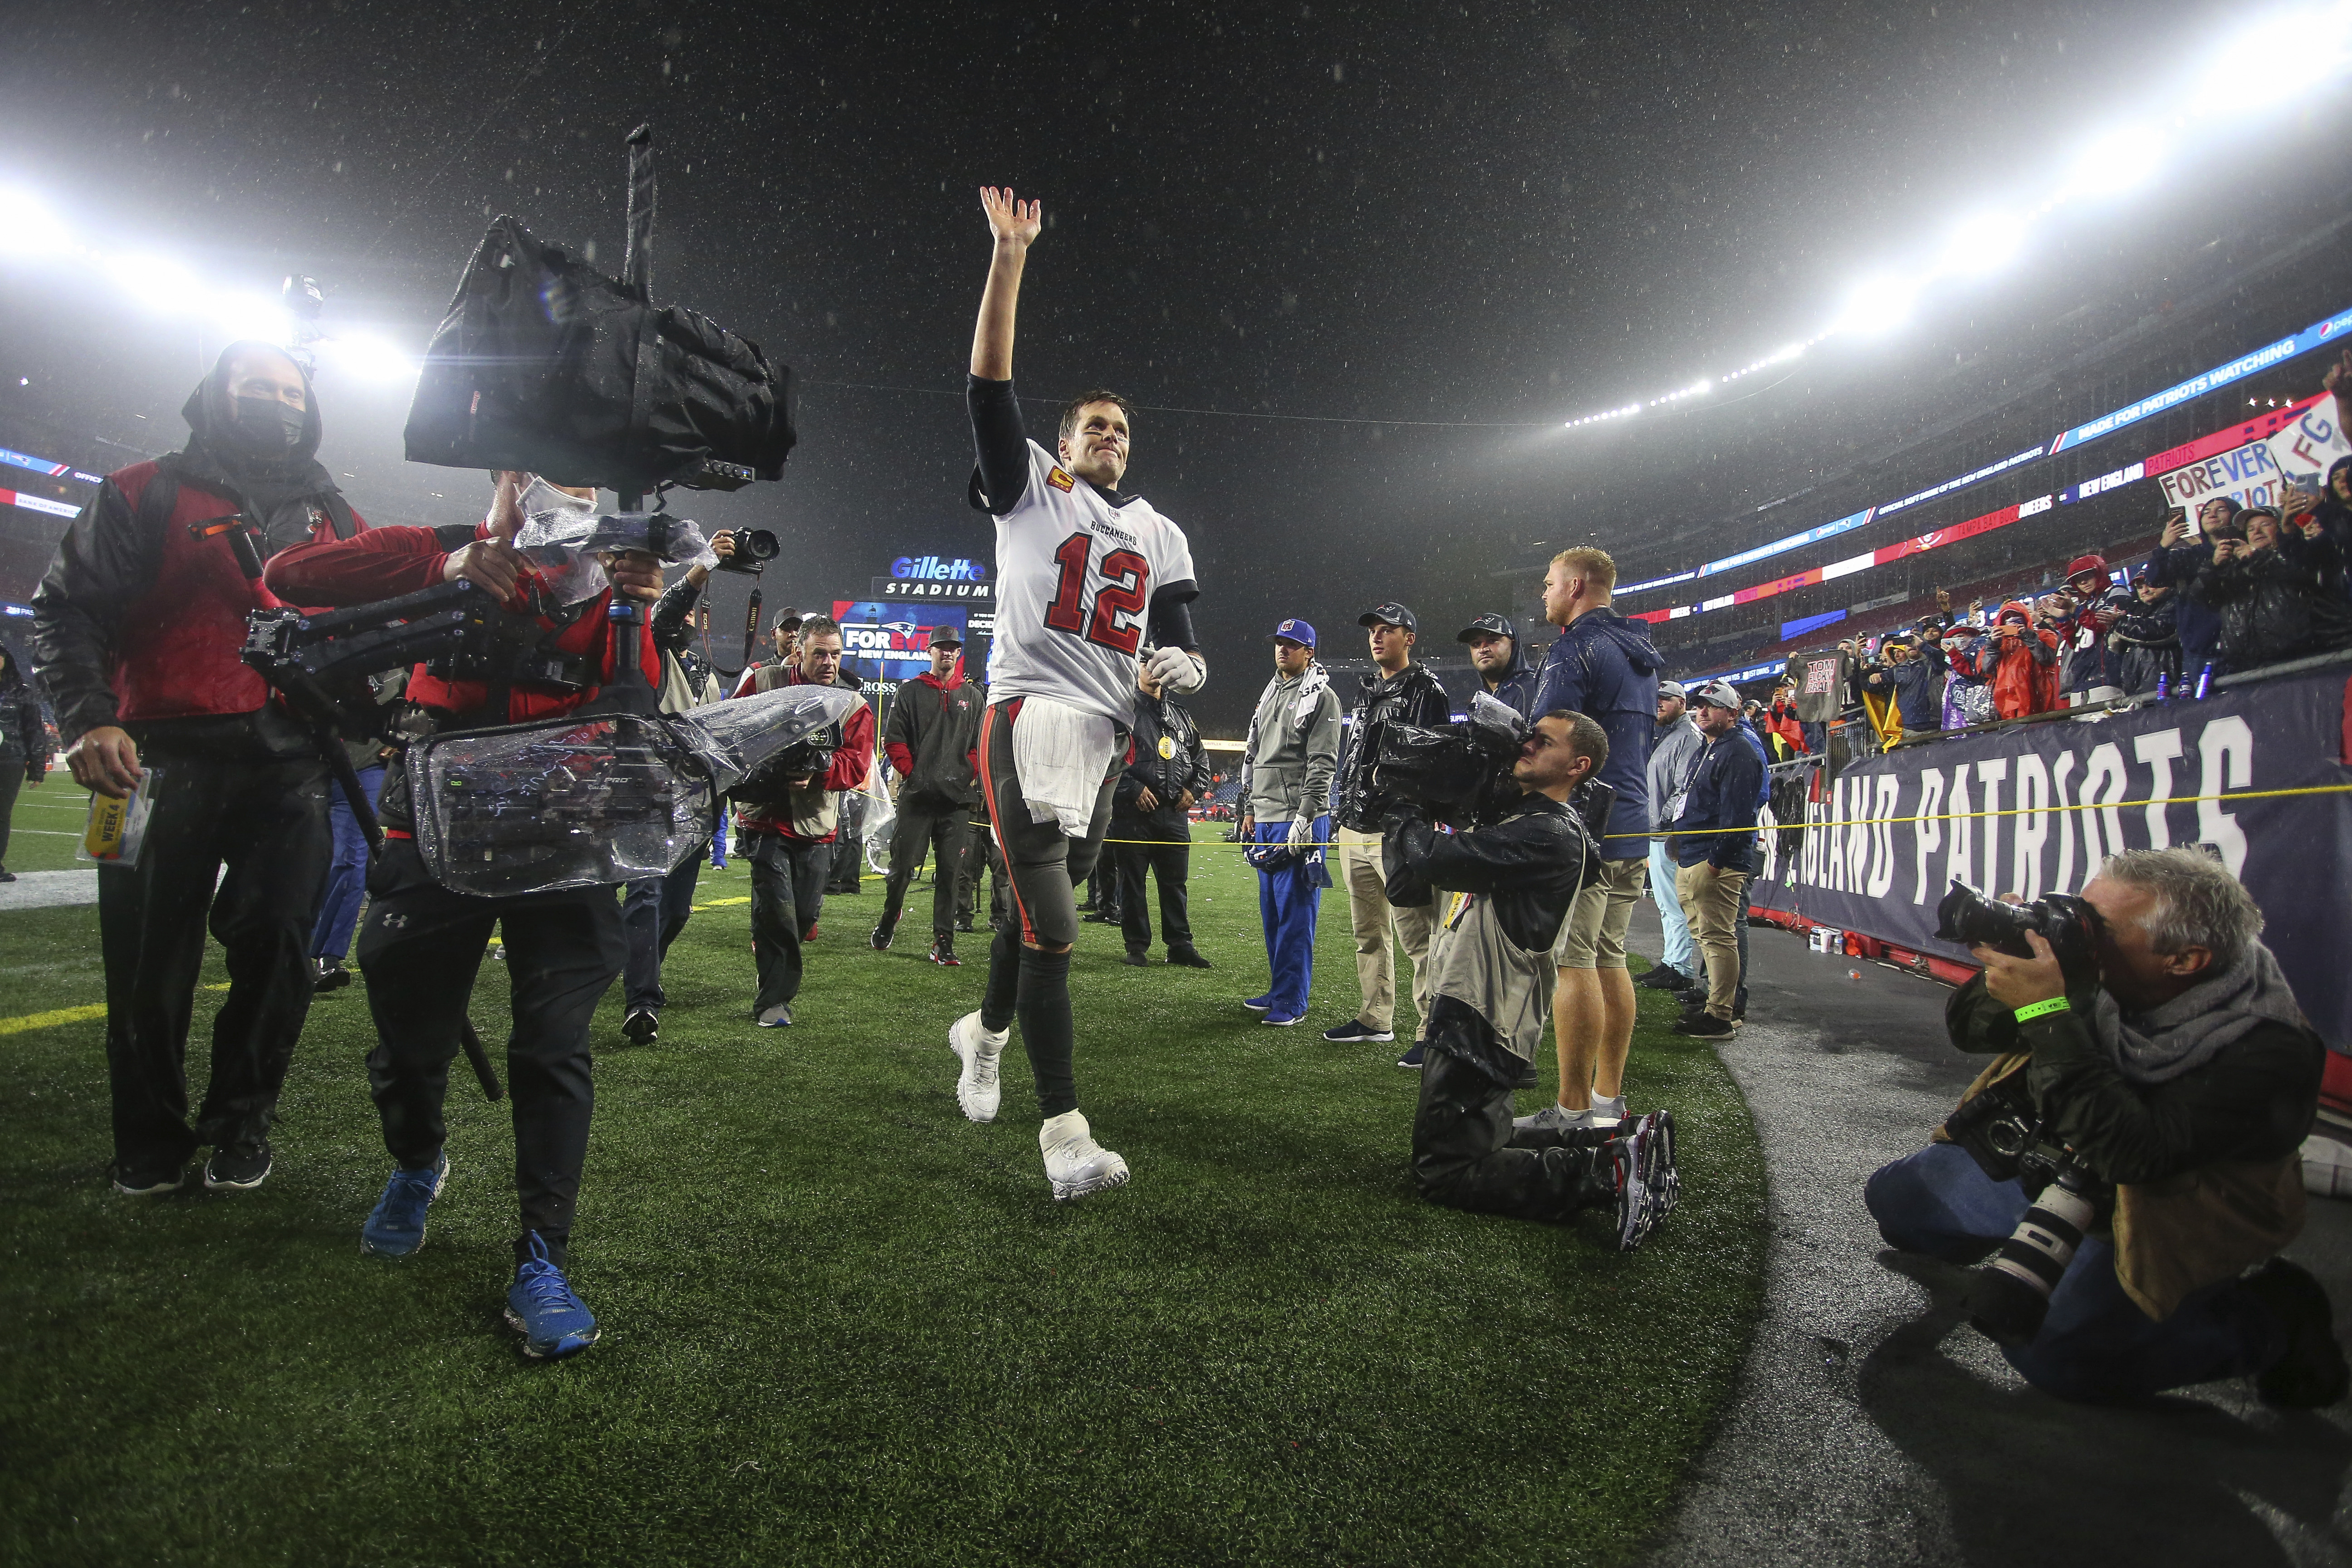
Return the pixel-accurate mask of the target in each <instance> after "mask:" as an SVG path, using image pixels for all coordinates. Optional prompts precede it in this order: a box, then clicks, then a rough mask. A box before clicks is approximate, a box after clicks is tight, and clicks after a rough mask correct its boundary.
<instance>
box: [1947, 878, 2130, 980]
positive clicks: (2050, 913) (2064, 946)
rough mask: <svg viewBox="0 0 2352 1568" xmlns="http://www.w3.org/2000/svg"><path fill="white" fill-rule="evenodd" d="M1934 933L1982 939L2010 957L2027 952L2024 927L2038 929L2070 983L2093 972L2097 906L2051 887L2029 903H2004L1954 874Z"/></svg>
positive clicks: (1973, 941) (1967, 941)
mask: <svg viewBox="0 0 2352 1568" xmlns="http://www.w3.org/2000/svg"><path fill="white" fill-rule="evenodd" d="M1936 922H1937V923H1936V935H1937V937H1939V938H1941V939H1942V940H1943V941H1945V942H1958V943H1960V944H1961V945H1962V946H1963V947H1975V946H1977V945H1979V943H1981V944H1982V945H1984V946H1986V947H1989V948H1991V949H1992V950H1993V951H1994V952H2005V953H2008V954H2009V955H2011V957H2013V958H2032V956H2033V944H2032V942H2027V941H2026V940H2025V933H2026V932H2028V931H2038V932H2040V933H2041V935H2042V940H2043V941H2044V942H2048V943H2049V944H2050V948H2051V951H2052V952H2054V953H2055V954H2056V955H2057V958H2058V967H2059V968H2060V969H2062V970H2063V971H2065V973H2066V979H2067V983H2068V984H2077V983H2080V982H2084V981H2088V980H2090V979H2092V978H2094V977H2095V973H2096V967H2097V966H2096V964H2095V961H2094V959H2093V957H2092V953H2091V943H2092V940H2093V938H2095V936H2096V935H2097V934H2098V931H2099V928H2100V924H2101V920H2100V915H2099V911H2098V910H2095V909H2094V908H2092V907H2091V906H2090V905H2089V904H2087V903H2084V901H2083V900H2081V899H2078V898H2074V897H2073V896H2072V895H2070V894H2066V893H2053V894H2051V895H2050V896H2049V897H2048V898H2046V899H2037V900H2034V901H2033V902H2032V903H2030V904H2006V903H2002V902H2000V900H1997V899H1988V898H1986V897H1985V896H1984V895H1983V894H1982V893H1979V892H1978V891H1977V890H1976V889H1974V888H1971V887H1969V885H1968V884H1967V883H1965V882H1962V881H1961V880H1960V879H1958V878H1957V877H1956V878H1954V879H1952V890H1951V891H1950V892H1948V893H1946V894H1945V895H1944V900H1943V902H1941V903H1939V904H1937V906H1936Z"/></svg>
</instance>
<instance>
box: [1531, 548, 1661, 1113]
mask: <svg viewBox="0 0 2352 1568" xmlns="http://www.w3.org/2000/svg"><path fill="white" fill-rule="evenodd" d="M1616 586H1617V563H1615V562H1614V561H1612V560H1611V559H1610V558H1609V554H1608V552H1606V551H1601V550H1595V549H1591V548H1590V547H1580V548H1578V549H1573V550H1563V551H1561V552H1559V554H1557V555H1555V556H1553V557H1552V558H1551V564H1550V566H1549V569H1547V571H1546V572H1545V574H1544V583H1543V605H1544V618H1545V619H1546V620H1548V621H1549V622H1550V623H1551V624H1552V625H1553V626H1558V627H1559V628H1560V633H1559V639H1558V640H1557V641H1555V642H1554V643H1553V644H1552V645H1551V647H1550V648H1549V650H1548V651H1547V652H1546V653H1545V655H1544V662H1543V674H1542V677H1541V678H1540V679H1538V682H1537V686H1536V701H1535V710H1536V711H1537V712H1538V713H1550V712H1555V711H1558V710H1563V709H1564V710H1568V711H1570V712H1574V713H1583V714H1586V715H1589V716H1590V717H1591V719H1592V721H1594V722H1595V723H1598V724H1599V725H1600V726H1601V730H1602V731H1603V732H1604V733H1606V734H1607V735H1608V737H1609V754H1608V757H1607V759H1606V760H1605V761H1601V762H1598V763H1597V765H1598V767H1599V769H1600V777H1601V783H1603V784H1607V785H1608V786H1609V787H1610V788H1611V789H1612V790H1614V791H1615V792H1616V802H1615V804H1614V805H1612V807H1611V808H1610V813H1609V822H1608V825H1607V826H1606V827H1604V828H1599V829H1596V830H1595V831H1596V832H1599V833H1601V835H1602V837H1601V843H1600V846H1599V853H1600V856H1601V868H1600V871H1599V873H1598V875H1596V876H1595V877H1592V878H1590V879H1587V880H1586V882H1585V886H1584V890H1583V891H1582V892H1581V893H1579V894H1578V895H1577V900H1576V908H1575V909H1574V910H1571V911H1570V914H1569V918H1568V926H1567V929H1566V930H1565V931H1562V932H1561V933H1560V939H1559V952H1558V953H1557V954H1556V955H1555V957H1554V962H1555V963H1557V964H1558V965H1559V986H1558V989H1557V990H1556V992H1555V993H1554V995H1553V1001H1552V1033H1553V1036H1554V1037H1555V1040H1556V1042H1557V1045H1558V1047H1559V1103H1558V1104H1557V1105H1551V1106H1546V1107H1545V1108H1544V1109H1543V1110H1539V1111H1538V1112H1537V1113H1536V1114H1537V1116H1538V1118H1539V1119H1541V1121H1540V1124H1541V1125H1552V1124H1554V1123H1555V1122H1556V1121H1557V1120H1558V1119H1559V1117H1561V1116H1563V1115H1569V1116H1572V1115H1573V1114H1574V1113H1576V1112H1577V1111H1579V1110H1591V1111H1592V1112H1593V1113H1594V1114H1595V1115H1596V1116H1605V1115H1609V1114H1612V1113H1611V1112H1610V1111H1608V1110H1605V1109H1603V1108H1602V1107H1601V1106H1598V1105H1596V1104H1595V1102H1594V1100H1593V1096H1594V1095H1596V1094H1600V1095H1601V1098H1602V1099H1603V1100H1608V1101H1610V1102H1612V1103H1613V1102H1614V1101H1615V1100H1618V1099H1620V1098H1622V1096H1621V1095H1620V1093H1619V1091H1620V1090H1621V1089H1622V1088H1623V1087H1624V1083H1623V1079H1624V1071H1625V1054H1626V1052H1627V1051H1629V1050H1631V1049H1632V1048H1633V975H1632V973H1629V972H1628V971H1627V969H1626V967H1625V931H1626V928H1627V927H1628V926H1630V925H1632V924H1633V903H1634V900H1637V899H1639V898H1640V897H1641V896H1642V877H1643V871H1644V870H1645V868H1647V865H1648V861H1649V855H1650V841H1649V833H1650V780H1649V772H1648V763H1649V756H1650V742H1651V741H1652V739H1653V737H1654V736H1655V735H1656V733H1657V727H1658V726H1657V715H1658V671H1659V670H1661V669H1663V668H1665V661H1664V659H1662V658H1659V657H1658V650H1657V648H1656V647H1654V645H1653V644H1652V643H1651V641H1650V633H1649V628H1648V627H1647V626H1645V625H1644V624H1643V623H1642V622H1640V621H1634V620H1628V619H1627V618H1626V617H1625V616H1622V615H1620V614H1618V612H1617V610H1616V609H1615V608H1614V607H1613V606H1612V604H1611V602H1610V601H1611V597H1612V595H1613V593H1614V592H1615V589H1616ZM1684 907H1685V912H1687V911H1688V907H1689V906H1688V900H1685V906H1684ZM1603 1091H1605V1092H1603Z"/></svg>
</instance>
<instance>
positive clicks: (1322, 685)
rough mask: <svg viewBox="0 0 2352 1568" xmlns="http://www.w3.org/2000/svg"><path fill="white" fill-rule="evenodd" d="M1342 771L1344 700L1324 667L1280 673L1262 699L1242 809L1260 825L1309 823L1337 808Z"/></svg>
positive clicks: (1249, 753) (1245, 775)
mask: <svg viewBox="0 0 2352 1568" xmlns="http://www.w3.org/2000/svg"><path fill="white" fill-rule="evenodd" d="M1338 769H1339V693H1337V692H1335V691H1333V690H1332V689H1331V678H1330V676H1329V675H1328V674H1327V673H1326V672H1325V671H1324V668H1323V667H1322V666H1321V665H1319V664H1310V665H1308V666H1307V673H1306V674H1304V675H1301V676H1297V677H1286V676H1284V675H1282V674H1280V673H1279V672H1277V673H1276V676H1275V678H1274V679H1272V680H1270V681H1268V682H1267V683H1266V688H1265V695H1263V696H1261V697H1260V698H1259V699H1258V700H1257V713H1256V716H1255V717H1254V718H1253V719H1251V720H1250V732H1249V749H1248V751H1247V752H1246V753H1245V760H1244V762H1243V763H1242V810H1243V811H1244V813H1245V814H1246V815H1248V816H1254V817H1255V818H1257V819H1258V820H1259V821H1260V822H1295V821H1297V820H1298V819H1299V818H1300V817H1305V818H1307V820H1308V821H1312V820H1314V819H1315V818H1316V817H1318V816H1323V815H1325V814H1326V813H1327V812H1328V811H1329V810H1330V809H1331V775H1332V773H1335V772H1337V771H1338Z"/></svg>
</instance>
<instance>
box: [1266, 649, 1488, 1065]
mask: <svg viewBox="0 0 2352 1568" xmlns="http://www.w3.org/2000/svg"><path fill="white" fill-rule="evenodd" d="M1356 624H1357V625H1358V626H1362V627H1363V628H1364V629H1365V633H1366V640H1367V641H1369V642H1370V645H1371V653H1372V662H1373V663H1374V664H1375V665H1377V666H1379V667H1380V672H1381V673H1380V675H1379V676H1378V677H1377V678H1375V677H1372V676H1369V675H1368V676H1365V677H1362V678H1361V679H1362V682H1363V684H1362V688H1361V694H1360V696H1358V697H1357V699H1356V713H1355V719H1354V722H1353V725H1352V727H1351V728H1350V729H1349V731H1348V741H1347V750H1346V751H1344V752H1341V753H1340V757H1339V777H1338V781H1337V787H1338V789H1339V791H1341V792H1343V793H1344V792H1345V791H1346V790H1347V788H1348V783H1349V778H1350V777H1351V776H1352V775H1353V774H1354V773H1356V771H1357V770H1358V769H1360V768H1369V767H1370V765H1371V759H1370V757H1368V756H1366V755H1365V754H1364V747H1365V744H1366V741H1367V737H1369V736H1370V734H1371V733H1372V731H1373V726H1374V725H1375V724H1377V723H1379V722H1380V721H1383V720H1386V721H1391V722H1394V723H1399V724H1416V725H1420V726H1422V727H1423V728H1430V729H1433V728H1435V727H1436V726H1438V725H1441V724H1444V723H1446V722H1448V721H1451V720H1452V718H1453V716H1454V705H1453V703H1452V702H1451V701H1449V700H1447V699H1446V695H1445V689H1444V687H1442V686H1440V685H1438V684H1437V677H1435V676H1433V675H1432V674H1430V673H1429V670H1428V668H1427V667H1425V666H1423V665H1418V664H1415V663H1413V662H1412V645H1413V643H1414V641H1415V640H1416V639H1417V638H1418V637H1419V632H1418V629H1417V627H1416V624H1415V622H1414V620H1413V617H1412V611H1411V610H1408V609H1406V608H1405V607H1404V606H1403V605H1400V604H1396V603H1394V602H1391V603H1389V604H1385V605H1380V606H1378V607H1377V608H1374V609H1370V610H1367V611H1365V612H1364V613H1363V614H1362V615H1361V616H1358V617H1356ZM1333 837H1334V838H1335V839H1336V841H1337V843H1338V845H1339V874H1340V876H1341V878H1342V879H1344V880H1345V881H1346V882H1347V884H1348V919H1349V923H1350V924H1351V925H1352V926H1353V927H1354V928H1355V933H1356V988H1357V990H1358V991H1359V992H1360V994H1361V999H1362V1002H1363V1006H1362V1008H1361V1009H1360V1011H1359V1012H1358V1013H1357V1014H1356V1016H1354V1017H1352V1018H1350V1019H1349V1020H1348V1021H1347V1022H1346V1023H1344V1024H1340V1025H1338V1026H1334V1027H1332V1028H1328V1029H1326V1030H1324V1031H1323V1037H1324V1038H1325V1039H1327V1040H1331V1041H1334V1042H1337V1043H1340V1044H1349V1043H1352V1042H1355V1041H1360V1040H1361V1041H1378V1040H1393V1039H1395V1038H1396V968H1395V961H1394V959H1393V958H1391V955H1390V952H1389V934H1390V932H1391V931H1394V932H1395V934H1396V943H1397V946H1399V947H1401V948H1402V949H1403V950H1404V952H1405V956H1406V957H1407V958H1409V959H1411V960H1412V1010H1413V1015H1414V1016H1415V1018H1416V1019H1417V1020H1418V1023H1417V1026H1415V1028H1414V1031H1413V1041H1412V1049H1411V1050H1409V1051H1407V1052H1405V1053H1404V1055H1403V1056H1402V1058H1398V1061H1397V1066H1399V1067H1401V1068H1416V1069H1417V1068H1420V1067H1421V1065H1422V1048H1421V1042H1422V1040H1423V1037H1425V1036H1426V1035H1427V1034H1428V1032H1429V976H1428V973H1427V971H1428V959H1429V926H1430V915H1429V911H1428V910H1426V909H1406V910H1401V909H1398V908H1396V907H1395V906H1393V905H1391V903H1390V902H1389V898H1388V892H1387V882H1388V879H1387V877H1386V875H1385V874H1384V873H1383V872H1382V871H1381V840H1380V837H1379V836H1378V835H1377V834H1371V833H1358V832H1356V831H1354V830H1353V829H1351V828H1344V827H1343V828H1340V829H1339V832H1338V833H1337V834H1335V835H1334V836H1333ZM1303 1000H1304V998H1303V995H1302V1002H1303ZM1267 1021H1268V1022H1272V1019H1271V1017H1269V1018H1268V1020H1267Z"/></svg>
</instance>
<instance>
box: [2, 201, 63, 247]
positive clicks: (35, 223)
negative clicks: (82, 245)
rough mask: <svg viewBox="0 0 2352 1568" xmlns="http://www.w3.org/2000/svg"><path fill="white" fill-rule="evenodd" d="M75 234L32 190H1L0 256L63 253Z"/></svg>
mask: <svg viewBox="0 0 2352 1568" xmlns="http://www.w3.org/2000/svg"><path fill="white" fill-rule="evenodd" d="M72 248H73V233H72V231H71V230H69V229H68V228H67V227H66V226H65V224H64V223H63V222H62V221H61V220H59V218H58V215H57V214H55V213H53V212H51V211H50V210H49V209H48V208H47V206H46V205H43V203H42V202H41V201H40V199H39V198H38V197H37V196H35V195H33V194H32V193H31V192H29V191H21V190H16V189H13V188H12V189H8V190H5V191H0V255H7V256H62V255H64V254H66V253H67V252H68V251H69V250H71V249H72Z"/></svg>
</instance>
